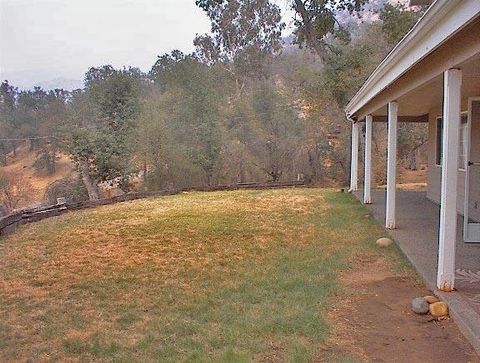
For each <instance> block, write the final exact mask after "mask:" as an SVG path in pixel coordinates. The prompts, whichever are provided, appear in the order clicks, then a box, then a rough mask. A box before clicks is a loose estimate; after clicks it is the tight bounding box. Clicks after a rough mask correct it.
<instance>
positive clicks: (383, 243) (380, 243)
mask: <svg viewBox="0 0 480 363" xmlns="http://www.w3.org/2000/svg"><path fill="white" fill-rule="evenodd" d="M392 243H393V241H392V240H391V239H390V238H387V237H382V238H379V239H377V246H380V247H388V246H390V245H391V244H392Z"/></svg>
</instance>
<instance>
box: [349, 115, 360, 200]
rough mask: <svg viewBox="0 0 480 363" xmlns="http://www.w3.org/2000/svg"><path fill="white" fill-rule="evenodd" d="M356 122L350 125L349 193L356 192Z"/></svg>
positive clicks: (357, 133) (357, 134)
mask: <svg viewBox="0 0 480 363" xmlns="http://www.w3.org/2000/svg"><path fill="white" fill-rule="evenodd" d="M358 128H359V126H358V122H355V123H352V161H351V168H350V191H351V192H353V191H355V190H358V136H359V131H358Z"/></svg>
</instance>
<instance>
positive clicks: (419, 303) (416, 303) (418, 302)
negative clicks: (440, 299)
mask: <svg viewBox="0 0 480 363" xmlns="http://www.w3.org/2000/svg"><path fill="white" fill-rule="evenodd" d="M412 311H413V312H414V313H416V314H426V313H428V303H427V301H426V300H425V299H424V298H423V297H417V298H415V299H413V300H412Z"/></svg>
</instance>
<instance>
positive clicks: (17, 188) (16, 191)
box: [0, 171, 32, 212]
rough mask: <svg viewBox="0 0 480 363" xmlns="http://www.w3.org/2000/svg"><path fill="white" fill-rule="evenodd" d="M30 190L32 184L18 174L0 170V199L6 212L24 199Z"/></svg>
mask: <svg viewBox="0 0 480 363" xmlns="http://www.w3.org/2000/svg"><path fill="white" fill-rule="evenodd" d="M31 191H32V185H31V184H30V183H29V182H28V180H26V179H25V178H23V177H22V176H21V175H18V174H7V173H5V172H3V171H1V172H0V201H1V203H2V204H3V205H4V206H5V207H6V209H7V211H8V212H11V211H12V210H14V209H15V208H17V207H18V206H19V205H20V203H21V202H22V201H26V200H27V199H28V196H29V195H30V193H31Z"/></svg>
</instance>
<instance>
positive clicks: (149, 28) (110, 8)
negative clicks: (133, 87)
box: [0, 0, 290, 87]
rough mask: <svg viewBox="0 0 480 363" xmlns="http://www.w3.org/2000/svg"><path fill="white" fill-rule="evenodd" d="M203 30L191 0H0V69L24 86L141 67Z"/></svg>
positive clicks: (188, 46)
mask: <svg viewBox="0 0 480 363" xmlns="http://www.w3.org/2000/svg"><path fill="white" fill-rule="evenodd" d="M276 2H277V3H278V4H279V5H280V6H281V7H282V8H285V7H286V3H287V2H286V0H277V1H276ZM289 15H290V14H289ZM286 20H288V19H286ZM208 31H209V22H208V19H207V17H206V16H205V15H204V14H203V12H202V11H201V10H200V9H199V8H197V7H196V6H195V1H194V0H0V76H1V78H2V79H6V78H8V79H11V80H12V83H14V81H16V83H17V84H19V85H20V86H23V87H25V85H27V84H28V83H29V82H30V83H35V82H42V81H47V80H50V79H53V78H57V77H64V78H72V79H77V80H81V79H83V74H84V73H85V71H86V70H87V68H88V67H89V66H99V65H103V64H112V65H114V66H115V67H121V66H123V65H134V66H138V67H140V68H141V69H143V70H148V69H150V67H151V66H152V64H153V63H154V62H155V60H156V57H157V55H159V54H163V53H165V52H170V51H171V50H173V49H181V50H183V51H186V52H189V51H192V50H193V45H192V40H193V38H194V37H195V34H196V33H205V32H208ZM20 83H24V84H25V85H23V84H20ZM27 86H28V85H27Z"/></svg>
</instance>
